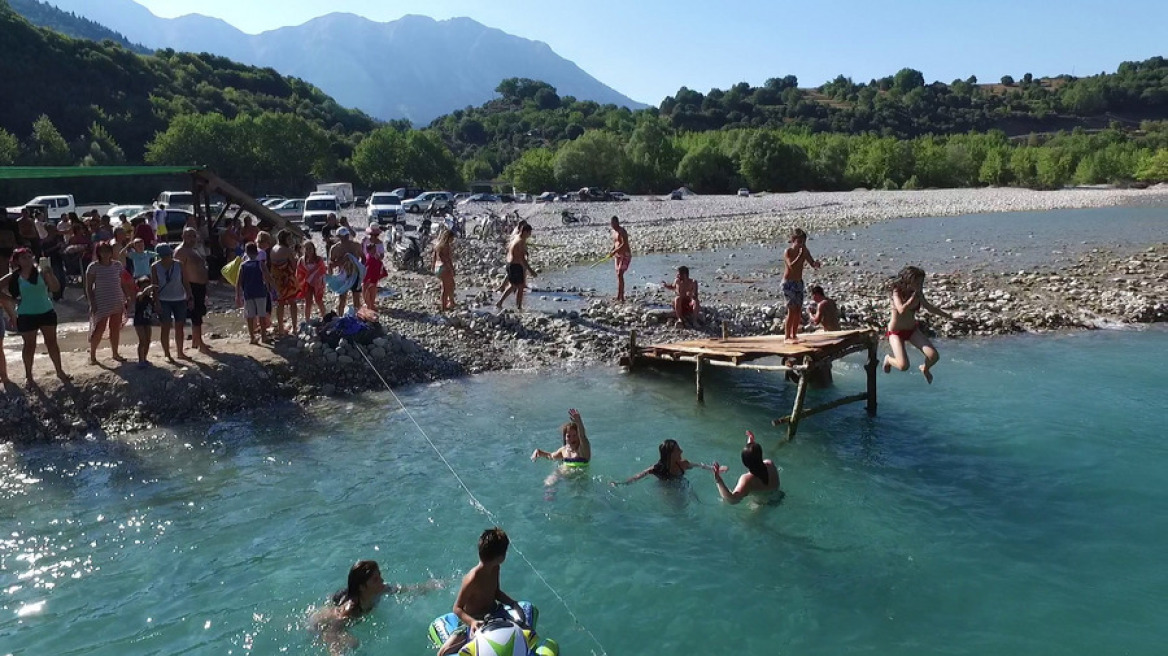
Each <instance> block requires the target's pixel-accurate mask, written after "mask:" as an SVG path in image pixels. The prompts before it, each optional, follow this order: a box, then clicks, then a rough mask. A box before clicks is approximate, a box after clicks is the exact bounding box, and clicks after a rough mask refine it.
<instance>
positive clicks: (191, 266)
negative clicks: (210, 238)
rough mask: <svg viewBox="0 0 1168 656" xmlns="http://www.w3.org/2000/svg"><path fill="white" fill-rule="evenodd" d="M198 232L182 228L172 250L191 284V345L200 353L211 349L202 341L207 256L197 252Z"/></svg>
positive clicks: (184, 275) (205, 302) (205, 305)
mask: <svg viewBox="0 0 1168 656" xmlns="http://www.w3.org/2000/svg"><path fill="white" fill-rule="evenodd" d="M198 241H199V232H198V230H196V229H195V228H183V231H182V244H180V245H179V247H178V248H177V249H175V251H174V259H176V260H178V261H179V262H182V266H183V277H184V278H186V280H187V281H188V282H189V283H190V284H191V310H190V312H188V313H187V316H188V317H190V320H191V346H194V347H195V348H197V349H199V351H201V352H202V353H206V352H207V351H210V350H211V347H210V346H207V343H206V342H204V341H203V317H205V316H207V281H208V276H207V258H205V257H203V254H202V253H200V252H199V246H198Z"/></svg>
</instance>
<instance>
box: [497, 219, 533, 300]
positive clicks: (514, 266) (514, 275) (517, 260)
mask: <svg viewBox="0 0 1168 656" xmlns="http://www.w3.org/2000/svg"><path fill="white" fill-rule="evenodd" d="M530 237H531V224H530V223H528V222H526V221H523V222H521V223H520V224H519V234H517V235H515V236H514V237H512V238H511V243H509V244H507V287H506V288H505V289H504V290H503V297H502V298H500V299H499V302H498V303H495V309H497V310H502V309H503V301H505V300H507V297H508V296H510V295H511V294H512V293H514V294H515V309H516V310H519V311H520V312H522V311H523V294H524V293H525V292H526V291H527V276H528V275H529V274H530V275H531V277H532V278H534V277H535V275H536V274H535V270H534V269H532V268H531V265H530V264H528V263H527V240H528V238H530Z"/></svg>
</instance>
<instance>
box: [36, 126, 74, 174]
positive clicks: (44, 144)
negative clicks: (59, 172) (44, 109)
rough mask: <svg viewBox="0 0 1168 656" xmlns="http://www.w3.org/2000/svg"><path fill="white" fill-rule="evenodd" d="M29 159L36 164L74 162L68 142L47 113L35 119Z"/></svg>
mask: <svg viewBox="0 0 1168 656" xmlns="http://www.w3.org/2000/svg"><path fill="white" fill-rule="evenodd" d="M28 159H29V162H30V163H32V164H34V165H36V166H69V165H70V164H72V163H73V155H72V153H70V152H69V144H68V142H66V141H65V138H64V137H62V136H61V133H60V132H58V131H57V127H56V126H55V125H53V121H52V120H50V119H49V117H48V116H47V115H45V114H41V115H40V117H39V118H37V120H35V121H33V124H32V136H31V137H30V138H29V142H28Z"/></svg>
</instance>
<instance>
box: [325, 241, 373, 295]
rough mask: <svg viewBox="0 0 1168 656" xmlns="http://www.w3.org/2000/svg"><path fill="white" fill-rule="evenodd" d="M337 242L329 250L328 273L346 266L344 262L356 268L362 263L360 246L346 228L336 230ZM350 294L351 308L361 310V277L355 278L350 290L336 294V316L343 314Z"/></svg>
mask: <svg viewBox="0 0 1168 656" xmlns="http://www.w3.org/2000/svg"><path fill="white" fill-rule="evenodd" d="M337 238H338V239H340V241H338V242H337V244H336V245H335V246H333V247H332V248H331V249H330V250H329V273H330V274H331V273H334V272H335V271H336V269H337V267H341V266H346V261H348V262H351V263H352V266H356V265H357V263H358V262H362V261H364V259H365V257H364V253H362V252H361V244H358V243H357V242H355V241H353V233H352V232H350V231H349V229H348V228H344V227H342V228H338V229H337ZM350 292H351V293H352V294H353V307H354V308H356V309H358V310H360V309H361V276H356V277H355V280H354V282H353V287H352V289H349V290H348V291H345V292H341V293H340V294H337V315H344V314H345V303H346V301H347V300H348V298H349V294H350Z"/></svg>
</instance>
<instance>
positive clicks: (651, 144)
mask: <svg viewBox="0 0 1168 656" xmlns="http://www.w3.org/2000/svg"><path fill="white" fill-rule="evenodd" d="M625 156H626V159H625V164H626V166H625V170H624V172H623V175H622V176H621V178H622V184H623V185H624V186H625V187H627V188H628V190H629V191H631V192H634V193H652V192H655V191H658V192H659V191H664V190H666V189H671V188H672V186H673V181H674V180H673V174H674V172H675V171H676V170H677V164H678V162H680V161H681V153H679V152H678V151H677V149H676V148H674V146H673V141H672V140H670V138H669V135H668V134H666V132H665V128H664V126H663V125H662V122H661V120H660V119H658V118H656V117H646V118H645V119H644V120H642V121H641V122H640V123H639V124H638V125H637V127H636V129H635V130H633V134H632V135H631V136H630V137H629V143H628V144H627V145H625Z"/></svg>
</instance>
